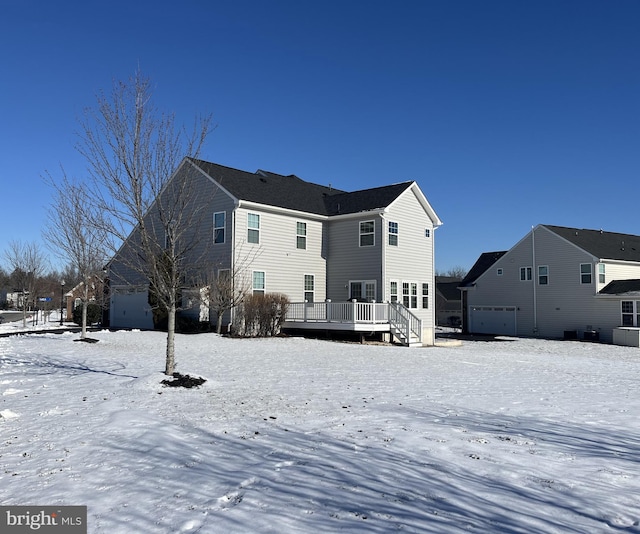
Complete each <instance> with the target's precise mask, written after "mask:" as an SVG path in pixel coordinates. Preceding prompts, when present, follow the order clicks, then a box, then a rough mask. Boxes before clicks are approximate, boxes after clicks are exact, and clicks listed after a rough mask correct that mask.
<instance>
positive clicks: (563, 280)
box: [460, 225, 640, 342]
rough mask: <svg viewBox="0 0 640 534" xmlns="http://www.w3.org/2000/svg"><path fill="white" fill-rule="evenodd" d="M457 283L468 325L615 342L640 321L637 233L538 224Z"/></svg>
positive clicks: (519, 333)
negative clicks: (618, 331)
mask: <svg viewBox="0 0 640 534" xmlns="http://www.w3.org/2000/svg"><path fill="white" fill-rule="evenodd" d="M460 285H461V290H462V292H463V308H464V309H463V314H464V317H463V328H464V330H465V331H466V332H469V333H476V334H501V335H514V336H540V337H546V338H570V339H575V338H579V339H592V340H600V341H605V342H612V341H613V337H614V330H616V329H618V328H620V327H625V328H637V327H640V236H636V235H630V234H620V233H613V232H605V231H603V230H585V229H579V228H567V227H563V226H551V225H538V226H536V227H535V228H532V230H531V231H530V232H529V233H528V234H527V235H526V236H524V237H523V238H522V239H521V240H520V241H519V242H518V243H516V244H515V245H514V246H513V247H512V248H511V249H509V250H508V251H499V252H488V253H484V254H482V255H481V256H480V258H479V259H478V261H477V262H476V264H475V265H474V266H473V268H472V269H471V270H470V271H469V274H468V275H467V276H466V277H465V279H464V280H463V281H462V282H461V284H460Z"/></svg>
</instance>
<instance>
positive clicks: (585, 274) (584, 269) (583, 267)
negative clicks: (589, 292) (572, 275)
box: [580, 263, 591, 284]
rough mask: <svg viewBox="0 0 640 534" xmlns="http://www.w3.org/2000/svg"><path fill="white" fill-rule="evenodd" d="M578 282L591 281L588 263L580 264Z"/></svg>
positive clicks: (588, 282)
mask: <svg viewBox="0 0 640 534" xmlns="http://www.w3.org/2000/svg"><path fill="white" fill-rule="evenodd" d="M580 283H581V284H590V283H591V264H590V263H581V264H580Z"/></svg>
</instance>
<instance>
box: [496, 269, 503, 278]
mask: <svg viewBox="0 0 640 534" xmlns="http://www.w3.org/2000/svg"><path fill="white" fill-rule="evenodd" d="M502 273H503V271H502V267H498V269H497V270H496V274H497V275H498V276H502Z"/></svg>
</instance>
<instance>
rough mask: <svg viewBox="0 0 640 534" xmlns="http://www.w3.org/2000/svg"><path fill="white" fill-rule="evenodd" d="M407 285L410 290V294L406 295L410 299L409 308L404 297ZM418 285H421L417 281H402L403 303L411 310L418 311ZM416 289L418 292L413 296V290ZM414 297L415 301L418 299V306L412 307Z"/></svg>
mask: <svg viewBox="0 0 640 534" xmlns="http://www.w3.org/2000/svg"><path fill="white" fill-rule="evenodd" d="M405 284H408V289H409V293H407V294H406V295H408V297H409V298H408V301H409V306H407V305H406V304H405V303H404V297H405V292H404V285H405ZM418 285H419V284H418V282H416V281H415V280H403V281H402V301H401V302H402V304H403V306H406V307H407V308H408V309H409V310H417V309H418V308H419V306H418ZM414 287H415V290H416V292H415V294H413V293H412V292H411V290H412V289H413V288H414ZM413 297H415V299H416V305H415V306H412V305H411V304H412V298H413Z"/></svg>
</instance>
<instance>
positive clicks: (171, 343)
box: [164, 302, 176, 376]
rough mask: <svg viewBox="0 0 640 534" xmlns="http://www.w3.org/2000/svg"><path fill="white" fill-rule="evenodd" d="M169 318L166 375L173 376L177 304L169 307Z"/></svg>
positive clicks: (173, 303)
mask: <svg viewBox="0 0 640 534" xmlns="http://www.w3.org/2000/svg"><path fill="white" fill-rule="evenodd" d="M168 311H169V316H168V317H167V357H166V361H165V369H164V374H165V375H168V376H171V375H173V373H174V371H175V367H176V303H175V302H172V303H171V304H170V305H169V310H168Z"/></svg>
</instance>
